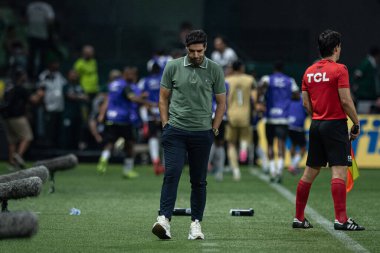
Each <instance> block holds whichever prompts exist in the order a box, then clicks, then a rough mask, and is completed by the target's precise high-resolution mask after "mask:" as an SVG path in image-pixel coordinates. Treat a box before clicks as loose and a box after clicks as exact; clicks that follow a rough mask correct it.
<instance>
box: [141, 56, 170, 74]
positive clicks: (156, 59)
mask: <svg viewBox="0 0 380 253" xmlns="http://www.w3.org/2000/svg"><path fill="white" fill-rule="evenodd" d="M172 59H173V57H171V56H170V55H155V56H153V57H152V58H151V59H150V60H149V61H148V64H147V68H148V71H149V72H150V71H152V66H153V64H155V63H157V64H158V66H160V68H161V73H162V72H163V71H164V68H165V66H166V64H167V63H168V61H170V60H172Z"/></svg>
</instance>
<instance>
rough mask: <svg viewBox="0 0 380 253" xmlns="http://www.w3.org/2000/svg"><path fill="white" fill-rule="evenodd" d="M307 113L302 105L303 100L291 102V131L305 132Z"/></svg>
mask: <svg viewBox="0 0 380 253" xmlns="http://www.w3.org/2000/svg"><path fill="white" fill-rule="evenodd" d="M306 117H307V113H306V111H305V109H304V107H303V105H302V99H299V100H291V102H290V106H289V129H291V130H296V131H303V130H304V125H305V119H306Z"/></svg>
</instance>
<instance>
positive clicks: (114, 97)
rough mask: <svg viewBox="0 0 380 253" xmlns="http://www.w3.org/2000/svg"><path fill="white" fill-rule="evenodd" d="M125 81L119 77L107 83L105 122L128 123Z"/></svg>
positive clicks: (128, 103) (128, 105) (128, 106)
mask: <svg viewBox="0 0 380 253" xmlns="http://www.w3.org/2000/svg"><path fill="white" fill-rule="evenodd" d="M126 89H127V83H126V82H125V80H124V79H122V78H119V79H117V80H115V81H113V82H111V83H109V84H108V107H107V113H106V118H107V122H111V123H119V124H128V123H129V108H130V106H131V105H130V101H129V100H128V99H127V97H126Z"/></svg>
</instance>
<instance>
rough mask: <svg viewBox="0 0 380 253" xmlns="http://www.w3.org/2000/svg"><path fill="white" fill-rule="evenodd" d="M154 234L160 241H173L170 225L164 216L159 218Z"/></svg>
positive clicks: (155, 224) (153, 230)
mask: <svg viewBox="0 0 380 253" xmlns="http://www.w3.org/2000/svg"><path fill="white" fill-rule="evenodd" d="M152 233H153V234H155V235H156V236H157V237H158V238H160V239H171V238H172V236H171V234H170V223H169V220H168V219H166V218H165V216H164V215H161V216H158V217H157V222H156V223H154V224H153V228H152Z"/></svg>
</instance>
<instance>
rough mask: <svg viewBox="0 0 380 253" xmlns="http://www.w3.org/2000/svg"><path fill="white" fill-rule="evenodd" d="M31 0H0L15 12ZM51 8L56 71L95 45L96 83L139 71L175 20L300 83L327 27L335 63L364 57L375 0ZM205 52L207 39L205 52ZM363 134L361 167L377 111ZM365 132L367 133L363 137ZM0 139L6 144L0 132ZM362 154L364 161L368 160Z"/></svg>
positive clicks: (373, 139) (169, 37)
mask: <svg viewBox="0 0 380 253" xmlns="http://www.w3.org/2000/svg"><path fill="white" fill-rule="evenodd" d="M29 2H31V1H26V0H18V1H1V5H2V6H10V7H12V8H14V9H16V10H20V11H22V10H23V9H25V6H26V5H27V4H28V3H29ZM46 2H48V3H50V4H51V5H52V6H53V8H54V10H55V12H56V20H57V24H58V30H59V33H60V37H61V43H62V44H63V45H64V46H65V47H66V48H67V50H68V58H67V60H65V61H64V62H63V63H62V72H63V73H66V71H67V70H68V69H69V68H70V67H71V66H72V64H73V62H74V59H75V58H76V57H78V55H79V53H80V48H81V46H82V45H83V44H85V43H90V44H92V45H94V47H95V48H96V58H97V60H98V64H99V68H98V69H99V77H100V82H101V83H105V82H106V79H107V76H108V72H109V70H111V69H112V68H122V67H123V66H125V65H128V64H132V63H133V64H134V65H136V66H138V67H139V71H140V76H144V75H145V74H146V68H145V65H146V61H147V60H148V59H149V58H150V57H151V54H152V52H153V51H154V50H155V49H158V48H160V49H165V50H170V47H171V45H173V43H175V42H176V41H178V30H179V25H180V24H181V22H183V21H189V22H191V23H192V24H193V26H194V27H199V28H203V29H204V30H205V31H206V32H207V33H208V35H209V38H210V42H211V41H212V38H213V37H214V36H216V35H217V34H222V35H224V36H225V37H226V38H227V41H228V44H229V45H230V46H231V47H232V48H234V49H235V50H236V52H237V54H238V55H239V56H240V57H241V58H242V59H243V60H244V61H246V62H247V66H248V71H252V70H253V69H254V70H255V72H256V73H257V76H258V77H260V76H262V75H263V74H268V73H270V72H271V67H272V62H273V61H274V60H277V59H282V60H284V61H285V62H286V68H285V72H286V73H287V74H289V75H291V76H293V77H294V78H295V79H296V81H297V83H298V84H300V83H301V81H300V80H301V76H302V73H303V72H304V70H305V67H306V66H307V65H308V64H310V63H311V62H312V61H313V60H315V59H316V58H317V50H316V46H315V38H316V36H317V34H318V33H319V32H320V31H321V30H323V29H325V28H327V27H328V28H331V29H336V30H338V31H340V32H341V33H342V34H343V54H342V59H341V62H343V63H345V64H346V65H347V66H348V68H349V70H350V71H352V70H353V68H354V67H356V66H357V65H358V64H359V62H360V60H361V59H362V58H363V57H364V56H365V55H366V53H367V51H368V48H369V47H370V46H371V45H379V44H380V29H372V28H375V27H380V19H379V18H378V15H379V13H380V1H378V0H377V1H376V0H370V1H366V3H365V4H363V3H361V2H357V1H328V0H321V1H309V2H304V1H302V0H295V1H280V2H279V1H275V0H268V1H246V0H244V1H239V2H238V3H237V2H236V1H232V0H225V1H217V0H207V1H206V0H193V1H191V2H189V1H170V0H161V1H150V0H128V1H122V0H110V1H101V0H95V1H91V2H88V1H85V0H75V1H74V0H66V1H51V0H49V1H46ZM211 51H212V43H209V49H208V55H209V54H210V53H211ZM371 117H372V118H371V119H370V121H371V122H374V123H373V124H367V125H366V126H365V128H366V129H367V132H366V133H363V136H364V137H365V138H367V137H368V138H369V137H370V140H368V141H366V140H365V138H362V141H361V142H366V143H367V142H368V145H364V144H360V145H358V150H359V151H358V152H359V156H358V159H359V163H361V162H360V160H362V159H363V161H365V162H364V164H366V167H367V165H368V167H372V165H375V164H377V163H378V162H380V147H379V146H380V145H379V144H378V142H379V138H380V137H379V131H380V130H379V123H378V122H379V120H380V118H379V116H378V115H375V116H371ZM366 134H368V136H367V137H366V136H365V135H366ZM0 140H1V143H5V139H4V136H3V134H2V133H0ZM4 146H5V145H0V157H1V158H2V159H5V157H6V148H5V147H4ZM367 158H368V159H367Z"/></svg>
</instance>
